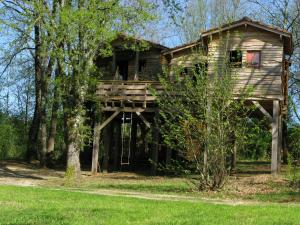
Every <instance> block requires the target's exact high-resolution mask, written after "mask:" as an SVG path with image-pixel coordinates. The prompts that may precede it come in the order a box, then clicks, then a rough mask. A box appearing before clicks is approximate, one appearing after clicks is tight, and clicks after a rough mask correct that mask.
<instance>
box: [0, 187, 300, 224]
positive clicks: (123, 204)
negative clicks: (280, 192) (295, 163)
mask: <svg viewBox="0 0 300 225" xmlns="http://www.w3.org/2000/svg"><path fill="white" fill-rule="evenodd" d="M0 224H14V225H15V224H16V225H18V224H22V225H25V224H28V225H29V224H30V225H31V224H43V225H46V224H55V225H56V224H72V225H73V224H80V225H82V224H113V225H122V224H130V225H135V224H137V225H140V224H264V225H265V224H280V225H282V224H300V205H286V204H284V205H280V204H263V205H239V206H230V205H220V204H212V203H204V202H188V201H165V200H145V199H136V198H129V197H111V196H101V195H96V194H88V193H76V192H70V191H69V192H68V191H65V190H50V189H47V188H32V187H12V186H0Z"/></svg>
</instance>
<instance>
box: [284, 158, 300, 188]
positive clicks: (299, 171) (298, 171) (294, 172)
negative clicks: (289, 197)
mask: <svg viewBox="0 0 300 225" xmlns="http://www.w3.org/2000/svg"><path fill="white" fill-rule="evenodd" d="M287 179H288V181H289V184H290V186H291V187H293V188H297V189H299V190H300V168H299V158H298V160H297V158H295V157H294V156H293V154H292V153H290V154H289V157H288V167H287Z"/></svg>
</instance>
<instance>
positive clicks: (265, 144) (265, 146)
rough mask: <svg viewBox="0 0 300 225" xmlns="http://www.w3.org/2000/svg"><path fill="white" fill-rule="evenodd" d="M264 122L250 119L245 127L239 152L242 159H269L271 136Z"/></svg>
mask: <svg viewBox="0 0 300 225" xmlns="http://www.w3.org/2000/svg"><path fill="white" fill-rule="evenodd" d="M268 127H269V126H268V124H267V121H266V120H258V119H255V118H251V119H249V120H248V121H247V123H246V126H245V130H246V132H244V133H245V136H244V138H245V144H244V146H242V147H243V148H240V149H239V150H240V151H239V156H240V157H241V158H242V159H255V160H258V159H269V158H270V149H271V142H272V135H271V132H270V131H269V129H268Z"/></svg>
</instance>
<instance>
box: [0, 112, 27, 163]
mask: <svg viewBox="0 0 300 225" xmlns="http://www.w3.org/2000/svg"><path fill="white" fill-rule="evenodd" d="M22 129H25V131H24V130H23V131H22ZM24 135H26V128H25V126H24V124H23V123H22V122H21V121H19V120H18V119H17V118H16V119H13V118H10V117H9V116H7V115H4V114H2V113H0V160H4V159H23V158H24V156H25V151H26V140H25V138H24ZM25 137H26V136H25Z"/></svg>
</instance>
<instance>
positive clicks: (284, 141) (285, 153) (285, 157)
mask: <svg viewBox="0 0 300 225" xmlns="http://www.w3.org/2000/svg"><path fill="white" fill-rule="evenodd" d="M282 160H283V163H284V164H287V163H288V148H287V125H286V121H285V118H284V119H283V120H282Z"/></svg>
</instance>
